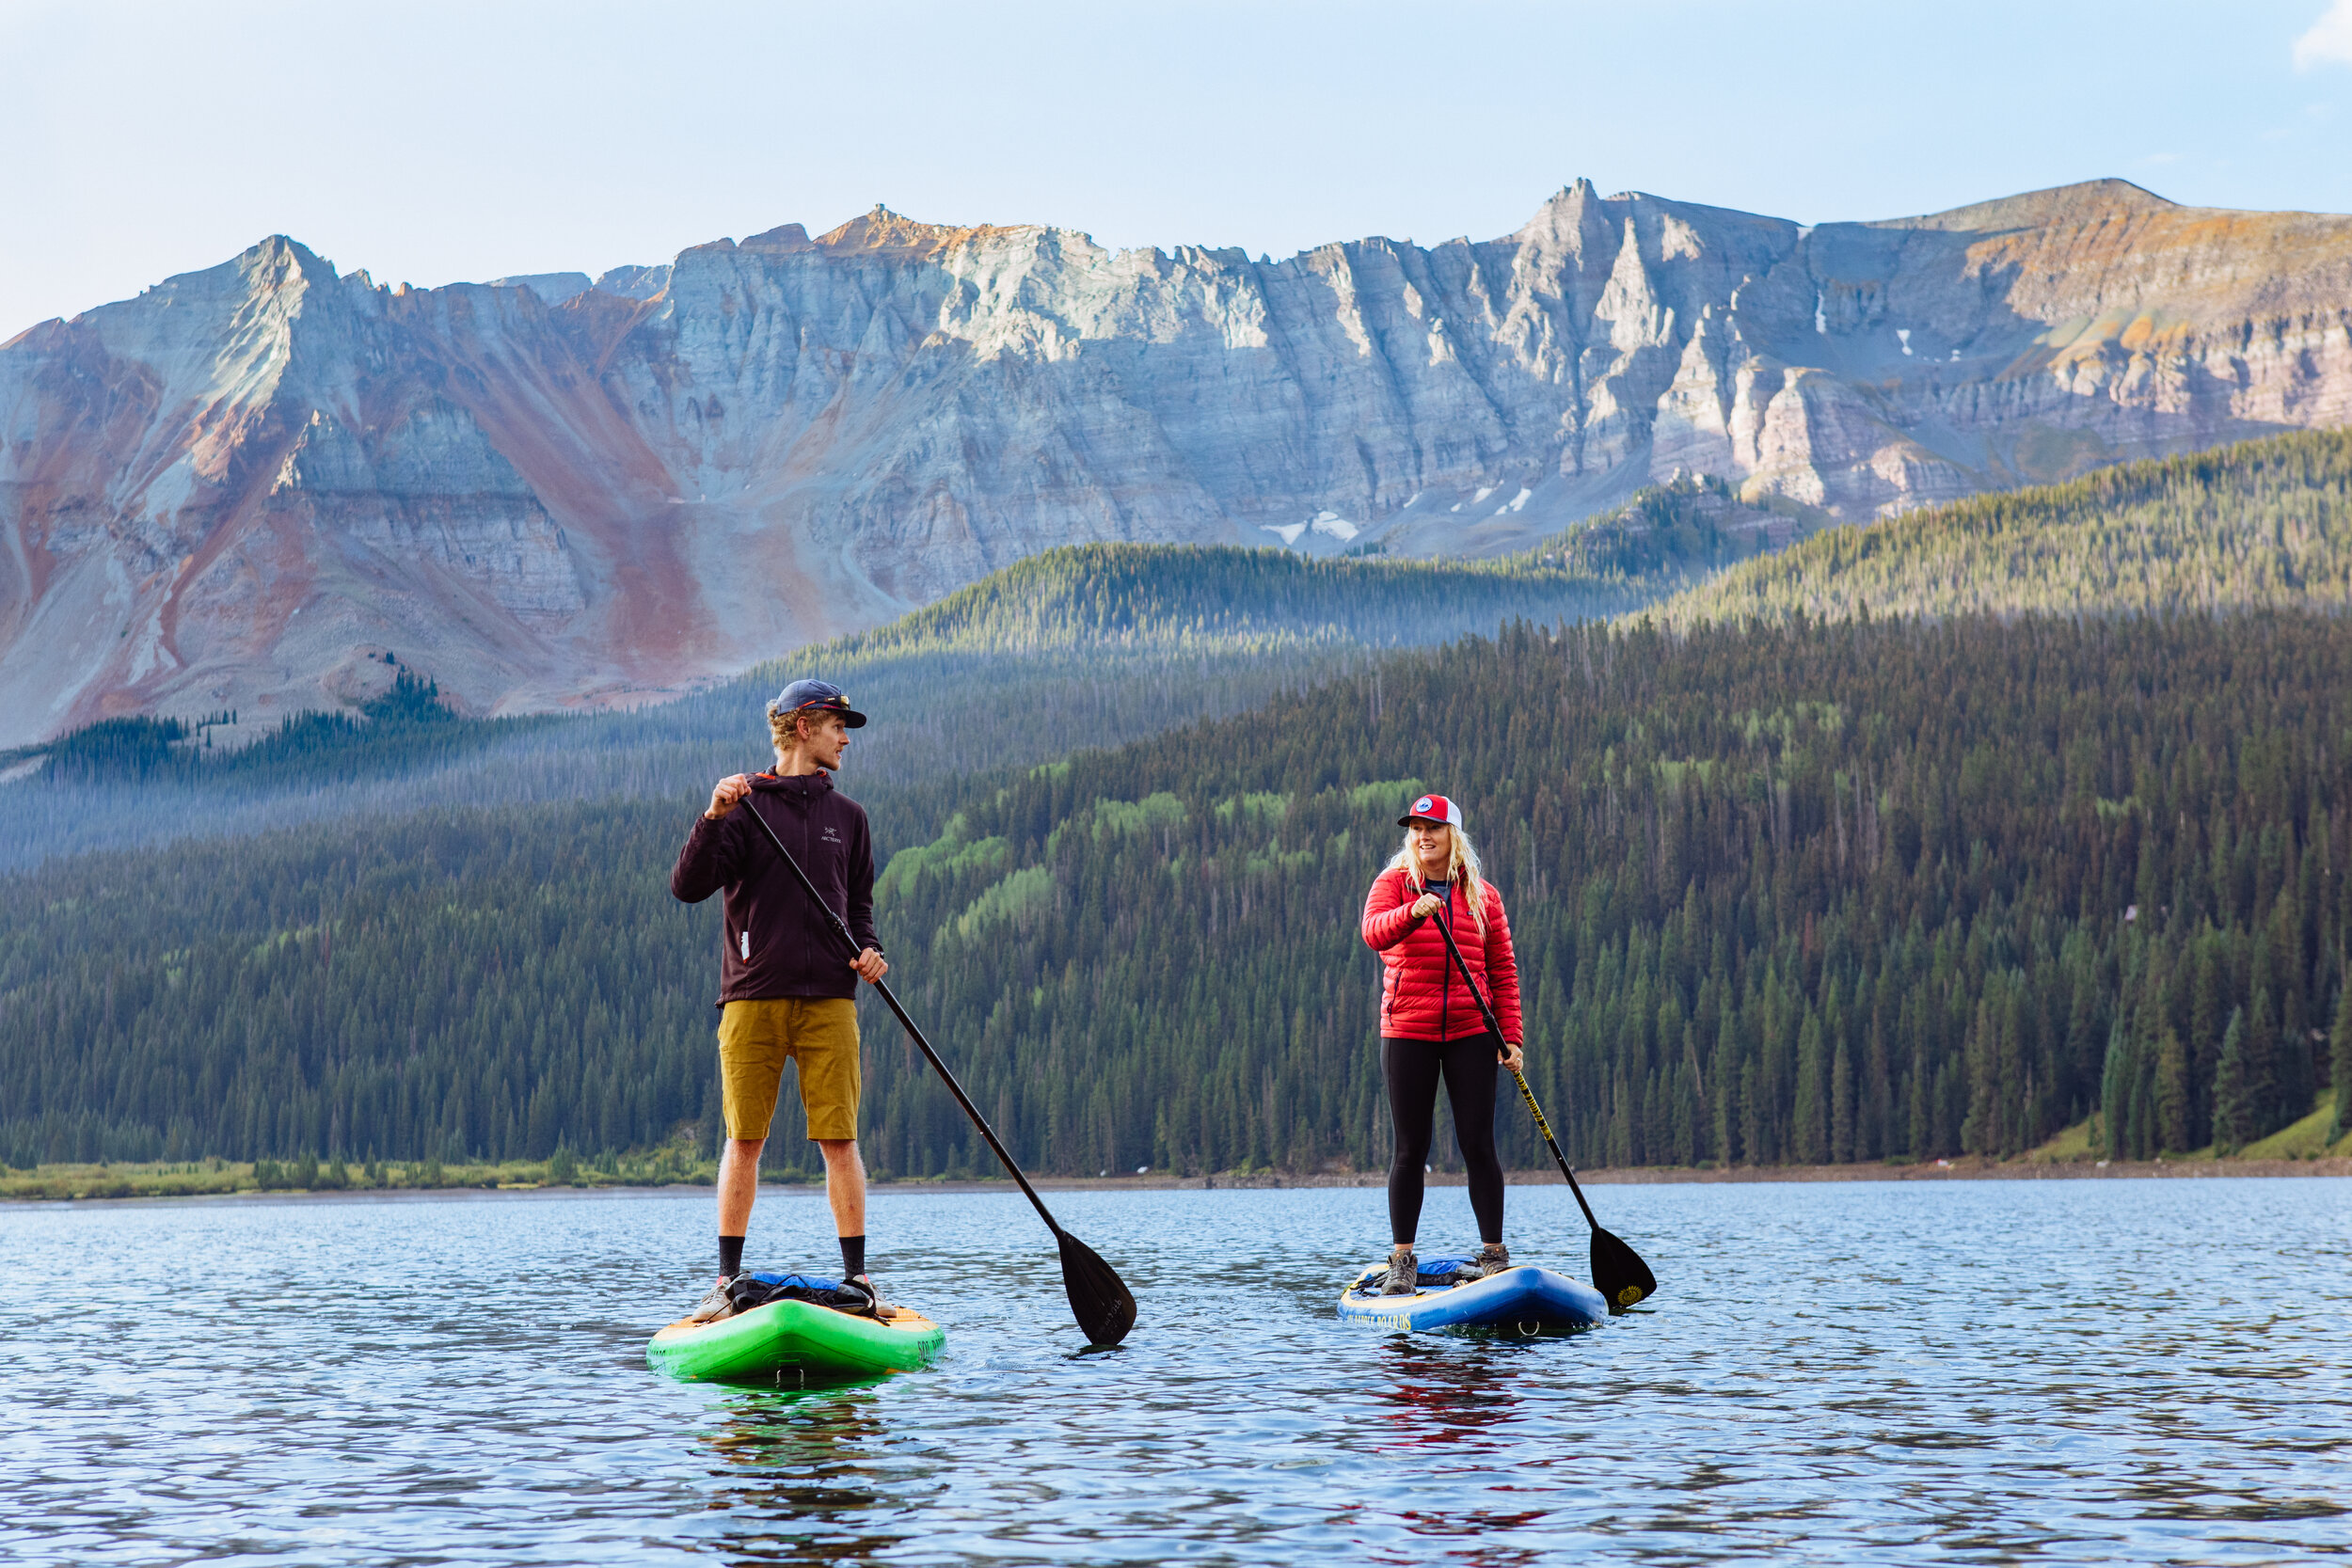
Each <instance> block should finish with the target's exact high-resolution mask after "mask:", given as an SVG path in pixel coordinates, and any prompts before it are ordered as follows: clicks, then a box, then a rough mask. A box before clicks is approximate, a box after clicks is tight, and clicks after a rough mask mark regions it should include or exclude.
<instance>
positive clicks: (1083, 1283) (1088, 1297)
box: [741, 797, 1597, 1345]
mask: <svg viewBox="0 0 2352 1568" xmlns="http://www.w3.org/2000/svg"><path fill="white" fill-rule="evenodd" d="M741 804H742V807H743V809H744V810H745V811H749V812H751V814H752V820H753V821H755V822H756V823H758V824H759V831H760V832H764V833H766V834H767V835H768V842H769V843H770V844H771V845H773V846H775V850H776V853H777V854H778V855H780V856H782V857H783V859H784V863H785V864H787V865H788V866H790V867H791V868H792V875H793V877H794V879H796V880H798V881H799V882H800V884H801V888H802V891H803V892H805V893H806V894H807V895H808V896H809V902H811V903H813V904H815V905H816V906H817V907H818V909H819V910H821V911H824V916H825V919H826V920H827V921H828V922H829V923H830V924H831V925H832V927H833V929H834V934H835V935H836V936H838V937H840V939H841V940H842V941H843V942H846V943H848V944H849V949H850V957H851V958H855V957H856V956H857V951H858V946H857V939H856V938H855V937H853V936H851V935H850V927H849V924H848V922H846V921H844V920H843V919H842V918H841V917H840V916H839V915H837V914H835V913H834V911H833V906H832V905H830V904H828V903H826V902H825V900H824V897H823V895H820V894H819V893H818V891H817V884H816V883H814V882H812V881H810V880H809V879H808V873H807V872H805V871H803V870H802V869H801V863H800V862H798V861H796V860H794V859H793V858H792V851H791V850H789V849H787V848H786V847H784V840H782V839H780V838H778V837H777V836H776V831H775V829H773V828H771V827H770V826H769V825H768V819H767V818H766V817H764V816H760V815H759V813H758V812H756V811H754V810H753V808H752V802H751V800H750V799H749V798H748V797H746V798H745V799H744V800H743V801H742V802H741ZM873 987H874V989H875V990H878V991H880V992H882V1000H883V1001H884V1002H886V1003H888V1004H889V1005H890V1012H891V1016H892V1017H894V1018H896V1019H897V1020H898V1027H900V1028H901V1029H904V1030H905V1031H906V1032H907V1037H908V1038H909V1039H912V1040H913V1041H914V1044H915V1048H916V1049H917V1050H919V1051H921V1052H922V1053H923V1059H924V1060H925V1061H927V1062H929V1063H930V1064H931V1070H932V1071H933V1072H936V1073H938V1074H939V1081H940V1082H941V1083H943V1084H945V1085H947V1092H948V1093H949V1094H952V1095H954V1096H955V1097H956V1103H957V1104H959V1105H961V1106H962V1107H963V1114H964V1115H965V1116H967V1117H971V1118H972V1125H973V1126H975V1127H977V1128H978V1129H979V1130H980V1136H981V1137H983V1138H986V1139H987V1140H988V1147H989V1148H993V1149H994V1150H995V1151H996V1158H998V1159H999V1160H1002V1161H1003V1162H1004V1163H1005V1168H1006V1169H1007V1170H1009V1171H1010V1172H1011V1173H1012V1179H1013V1180H1015V1181H1018V1182H1020V1183H1021V1191H1022V1192H1023V1194H1025V1196H1027V1197H1028V1200H1029V1202H1030V1204H1031V1205H1032V1206H1034V1207H1035V1208H1036V1210H1037V1212H1038V1217H1039V1218H1040V1219H1041V1220H1043V1221H1044V1222H1045V1227H1046V1228H1047V1229H1048V1230H1051V1231H1052V1232H1053V1233H1054V1241H1055V1243H1056V1244H1057V1246H1059V1247H1060V1248H1061V1282H1062V1289H1063V1290H1064V1291H1068V1292H1069V1295H1070V1310H1071V1311H1072V1313H1073V1314H1074V1315H1075V1316H1076V1317H1077V1320H1078V1327H1079V1328H1080V1329H1081V1330H1082V1331H1083V1332H1084V1333H1085V1334H1086V1337H1087V1342H1088V1343H1089V1344H1094V1345H1115V1344H1117V1343H1119V1341H1120V1340H1121V1339H1124V1338H1127V1331H1128V1330H1129V1329H1131V1328H1133V1327H1135V1326H1136V1298H1135V1297H1134V1296H1133V1295H1131V1294H1130V1293H1129V1292H1128V1290H1127V1286H1126V1283H1125V1282H1124V1281H1123V1280H1121V1279H1120V1277H1119V1275H1118V1272H1117V1271H1116V1270H1114V1269H1113V1268H1112V1267H1111V1266H1110V1265H1109V1264H1108V1263H1105V1262H1104V1261H1103V1257H1102V1254H1100V1253H1098V1252H1096V1251H1095V1250H1094V1249H1093V1248H1092V1247H1090V1246H1089V1245H1087V1244H1086V1243H1084V1242H1082V1241H1080V1240H1078V1238H1077V1237H1075V1236H1073V1235H1072V1234H1071V1233H1070V1232H1069V1231H1067V1230H1064V1229H1063V1228H1062V1227H1061V1225H1060V1223H1059V1222H1057V1220H1056V1219H1055V1218H1054V1216H1053V1214H1052V1213H1051V1212H1049V1211H1048V1210H1047V1209H1046V1207H1045V1201H1044V1199H1042V1198H1041V1197H1039V1196H1037V1189H1036V1188H1035V1187H1032V1186H1030V1185H1029V1179H1028V1178H1027V1177H1025V1176H1024V1175H1022V1174H1021V1167H1020V1166H1019V1165H1016V1164H1013V1163H1012V1156H1011V1155H1010V1154H1008V1153H1007V1152H1005V1146H1004V1145H1003V1144H1001V1143H999V1142H997V1141H996V1134H995V1132H993V1131H992V1130H991V1129H990V1127H989V1125H988V1119H987V1118H986V1117H982V1116H981V1115H980V1110H979V1107H978V1106H977V1105H975V1104H973V1103H972V1097H971V1096H970V1095H968V1094H965V1093H964V1092H963V1085H961V1084H959V1083H957V1082H956V1075H955V1074H954V1073H952V1072H949V1071H948V1070H947V1064H946V1063H945V1062H943V1061H941V1060H940V1059H939V1053H938V1052H936V1051H934V1050H932V1049H931V1042H930V1040H928V1039H925V1038H924V1037H923V1031H922V1030H920V1029H917V1028H916V1027H915V1026H914V1020H913V1019H911V1018H909V1017H907V1010H906V1009H905V1008H904V1007H901V1006H898V997H897V996H896V995H894V994H893V993H892V992H891V990H890V987H889V986H888V985H887V984H886V983H884V982H882V981H881V980H876V981H874V982H873ZM1596 1244H1597V1243H1596Z"/></svg>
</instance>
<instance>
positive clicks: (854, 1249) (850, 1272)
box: [841, 1236, 866, 1279]
mask: <svg viewBox="0 0 2352 1568" xmlns="http://www.w3.org/2000/svg"><path fill="white" fill-rule="evenodd" d="M865 1272H866V1238H865V1237H863V1236H844V1237H842V1238H841V1275H842V1277H843V1278H845V1279H855V1278H856V1277H857V1276H858V1275H862V1274H864V1273H865Z"/></svg>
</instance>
